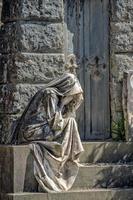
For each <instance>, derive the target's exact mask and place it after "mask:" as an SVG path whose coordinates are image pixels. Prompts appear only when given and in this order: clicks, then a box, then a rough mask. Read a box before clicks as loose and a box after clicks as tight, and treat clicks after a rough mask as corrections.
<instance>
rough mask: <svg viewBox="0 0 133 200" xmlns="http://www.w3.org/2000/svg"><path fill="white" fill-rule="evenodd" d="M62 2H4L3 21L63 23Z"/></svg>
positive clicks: (35, 0) (34, 0)
mask: <svg viewBox="0 0 133 200" xmlns="http://www.w3.org/2000/svg"><path fill="white" fill-rule="evenodd" d="M62 9H63V1H62V0H50V1H49V0H45V1H44V0H4V1H3V15H2V20H3V22H5V21H10V20H18V19H26V20H29V19H30V20H31V19H33V20H34V19H35V20H36V19H38V20H49V21H51V20H54V21H61V20H62V19H63V12H62Z"/></svg>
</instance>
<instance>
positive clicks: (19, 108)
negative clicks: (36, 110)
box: [0, 84, 45, 114]
mask: <svg viewBox="0 0 133 200" xmlns="http://www.w3.org/2000/svg"><path fill="white" fill-rule="evenodd" d="M44 87H45V85H44V84H40V85H31V84H18V85H13V84H5V85H1V86H0V97H1V99H0V113H2V114H3V113H4V114H5V113H7V114H17V113H20V114H21V113H22V112H23V111H24V109H25V107H26V106H27V104H28V102H29V101H30V99H31V98H32V97H33V95H34V94H35V93H36V92H37V91H38V90H39V89H41V88H44Z"/></svg>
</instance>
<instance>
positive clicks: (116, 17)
mask: <svg viewBox="0 0 133 200" xmlns="http://www.w3.org/2000/svg"><path fill="white" fill-rule="evenodd" d="M110 31H111V32H110V39H111V46H110V47H111V49H110V50H111V58H110V60H111V76H110V81H111V111H112V121H114V122H115V123H119V122H120V121H121V123H123V121H124V120H123V108H122V87H123V72H124V71H128V70H129V69H133V1H132V0H111V22H110Z"/></svg>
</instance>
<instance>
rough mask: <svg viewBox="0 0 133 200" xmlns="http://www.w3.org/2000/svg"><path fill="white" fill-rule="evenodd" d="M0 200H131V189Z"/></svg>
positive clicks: (12, 196) (27, 195)
mask: <svg viewBox="0 0 133 200" xmlns="http://www.w3.org/2000/svg"><path fill="white" fill-rule="evenodd" d="M1 198H2V199H1V200H68V199H69V200H133V189H93V190H77V191H69V192H62V193H49V194H46V193H15V194H8V195H7V196H5V195H1Z"/></svg>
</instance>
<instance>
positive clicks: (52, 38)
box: [0, 22, 64, 53]
mask: <svg viewBox="0 0 133 200" xmlns="http://www.w3.org/2000/svg"><path fill="white" fill-rule="evenodd" d="M63 48H64V38H63V24H61V23H44V22H43V23H41V22H36V23H31V22H27V23H26V22H25V23H24V22H23V23H21V22H16V23H15V22H14V23H9V24H6V25H3V26H2V27H1V33H0V53H16V52H27V53H29V52H30V53H63Z"/></svg>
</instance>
